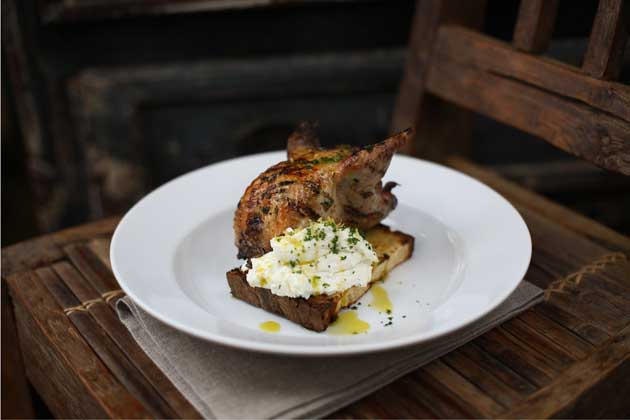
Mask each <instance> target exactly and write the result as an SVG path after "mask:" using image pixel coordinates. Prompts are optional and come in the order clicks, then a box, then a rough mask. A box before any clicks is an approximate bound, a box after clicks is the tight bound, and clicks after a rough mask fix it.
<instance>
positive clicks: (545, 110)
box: [427, 53, 630, 175]
mask: <svg viewBox="0 0 630 420" xmlns="http://www.w3.org/2000/svg"><path fill="white" fill-rule="evenodd" d="M427 88H428V90H429V91H430V92H431V93H433V94H435V95H437V96H439V97H441V98H443V99H445V100H448V101H451V102H454V103H456V104H458V105H461V106H463V107H466V108H468V109H470V110H473V111H475V112H478V113H481V114H484V115H486V116H488V117H490V118H493V119H496V120H497V121H499V122H502V123H504V124H508V125H511V126H513V127H515V128H518V129H519V130H522V131H525V132H528V133H530V134H533V135H535V136H538V137H541V138H543V139H545V140H547V141H548V142H549V143H551V144H553V145H554V146H556V147H558V148H560V149H562V150H565V151H566V152H569V153H571V154H573V155H575V156H578V157H581V158H583V159H586V160H589V161H591V162H592V163H594V164H596V165H598V166H600V167H603V168H606V169H609V170H614V171H617V172H621V173H623V174H626V175H630V123H629V122H627V121H625V120H623V119H621V118H617V117H613V116H611V115H609V114H606V113H603V112H599V111H596V110H594V109H593V108H592V107H589V106H586V105H582V104H579V103H575V102H568V101H566V100H565V99H564V98H562V97H560V96H558V95H556V94H553V93H550V92H548V91H545V90H541V89H538V88H536V87H534V86H532V85H529V84H524V83H522V82H519V81H516V80H513V79H510V78H506V77H502V76H499V75H496V74H493V73H491V72H487V71H484V70H482V69H479V68H477V67H473V66H470V65H469V63H464V62H459V61H458V60H457V58H456V57H453V56H451V55H450V54H444V55H442V54H439V53H438V54H436V55H435V56H434V57H433V59H432V62H431V70H430V71H429V76H428V78H427ZM558 127H562V129H561V130H560V129H558Z"/></svg>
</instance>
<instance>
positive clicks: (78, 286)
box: [52, 261, 200, 418]
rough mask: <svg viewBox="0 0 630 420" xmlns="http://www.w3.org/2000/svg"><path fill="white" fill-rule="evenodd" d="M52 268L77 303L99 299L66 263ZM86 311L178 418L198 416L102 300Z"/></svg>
mask: <svg viewBox="0 0 630 420" xmlns="http://www.w3.org/2000/svg"><path fill="white" fill-rule="evenodd" d="M52 269H53V270H54V271H55V273H57V275H58V276H59V278H61V279H62V280H63V282H64V283H65V285H66V286H67V287H68V288H69V289H70V290H71V291H72V293H73V294H74V295H75V296H76V297H77V299H78V300H80V301H81V302H86V301H93V300H97V299H99V298H100V295H99V294H98V292H96V290H95V289H94V288H93V287H92V286H91V285H90V284H89V283H88V282H87V281H86V280H85V279H84V278H83V277H82V276H81V275H80V274H79V273H78V272H77V270H75V269H74V267H72V265H70V264H69V263H68V262H65V261H64V262H61V263H58V264H55V265H53V266H52ZM88 313H89V314H90V315H91V316H92V317H93V318H94V320H95V321H96V322H97V323H98V326H99V327H100V328H102V329H103V331H105V333H107V335H108V336H109V337H110V338H111V339H112V340H113V341H114V342H115V343H116V345H117V346H118V348H120V350H121V351H122V352H123V353H124V354H125V356H127V358H128V359H129V360H130V361H131V363H133V365H134V366H135V367H136V369H137V371H138V372H139V374H141V375H143V376H144V377H145V378H146V380H147V381H148V382H149V383H150V384H151V385H152V386H153V387H154V388H155V389H156V390H158V391H159V393H160V395H161V396H162V397H163V398H164V400H165V401H167V402H168V403H169V405H170V406H171V407H172V408H173V410H174V411H175V412H176V413H177V415H178V417H182V418H199V417H200V414H199V413H198V412H197V410H195V408H194V407H193V406H192V405H191V404H190V403H189V402H188V401H187V400H186V399H185V398H184V397H183V396H182V395H181V393H180V392H179V391H178V390H177V388H175V386H174V385H173V384H172V382H170V381H169V380H168V378H166V376H165V375H164V373H163V372H162V371H161V370H160V369H159V368H158V367H157V366H156V365H155V363H153V361H152V360H151V359H150V358H149V357H148V356H147V354H146V353H145V352H144V351H143V350H142V349H141V348H140V346H138V344H137V343H136V341H135V340H134V338H133V337H132V336H131V334H130V333H129V331H128V330H127V329H126V328H125V327H124V325H123V324H122V323H121V322H120V320H119V319H118V317H117V316H116V315H115V314H114V311H112V310H111V309H110V307H109V306H108V305H107V304H106V303H105V302H103V303H100V304H95V305H91V306H90V307H89V308H88Z"/></svg>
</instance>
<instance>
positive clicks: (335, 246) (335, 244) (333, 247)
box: [328, 235, 339, 254]
mask: <svg viewBox="0 0 630 420" xmlns="http://www.w3.org/2000/svg"><path fill="white" fill-rule="evenodd" d="M328 248H329V249H330V252H332V253H333V254H338V253H339V236H337V235H335V236H334V237H333V238H332V241H330V245H328Z"/></svg>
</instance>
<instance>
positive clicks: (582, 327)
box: [533, 302, 610, 346]
mask: <svg viewBox="0 0 630 420" xmlns="http://www.w3.org/2000/svg"><path fill="white" fill-rule="evenodd" d="M533 310H534V311H535V312H537V313H539V314H540V315H542V316H545V317H547V318H548V319H550V320H553V321H554V322H556V323H558V324H560V325H562V326H563V327H565V328H567V329H568V330H570V331H571V332H573V333H575V334H576V335H577V336H579V337H580V338H582V339H584V340H585V341H588V342H589V343H591V344H592V345H593V346H600V345H602V344H603V343H605V342H606V341H607V340H609V339H610V335H608V333H606V332H605V331H604V330H602V329H600V328H598V327H596V326H595V325H593V324H592V323H591V322H589V321H587V320H585V319H584V318H582V316H580V314H578V315H576V314H572V313H569V312H567V311H565V310H564V309H562V308H560V307H558V306H556V305H553V304H551V303H549V302H542V303H540V304H539V305H537V306H536V307H535V308H534V309H533Z"/></svg>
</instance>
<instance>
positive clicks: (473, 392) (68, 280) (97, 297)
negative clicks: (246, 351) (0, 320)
mask: <svg viewBox="0 0 630 420" xmlns="http://www.w3.org/2000/svg"><path fill="white" fill-rule="evenodd" d="M453 162H454V164H455V165H456V166H457V167H459V168H460V169H462V170H464V171H466V172H468V173H470V174H471V175H473V176H476V177H478V178H479V179H481V180H482V181H484V182H486V183H488V184H489V185H490V186H492V187H493V188H495V189H497V190H498V191H499V192H500V193H501V194H503V195H504V196H505V197H507V198H508V199H509V200H511V201H512V203H513V204H514V205H515V206H516V207H517V209H518V210H519V211H520V212H521V214H522V215H523V217H524V218H525V220H526V222H527V224H528V227H529V229H530V232H531V234H532V240H533V244H534V250H533V257H532V264H531V266H530V269H529V271H528V273H527V275H526V278H527V280H529V281H531V282H532V283H534V284H536V285H538V286H540V287H542V288H544V289H545V290H546V299H545V301H544V302H543V303H541V304H539V305H538V306H536V307H534V308H533V309H530V310H528V311H527V312H525V313H523V314H522V315H520V316H519V317H518V318H516V319H513V320H510V321H508V322H506V323H504V324H503V325H502V326H500V327H498V328H495V329H494V330H492V331H490V332H488V333H486V334H484V335H483V336H481V337H479V338H478V339H476V340H474V341H472V342H470V343H468V344H466V345H464V346H462V347H460V348H459V349H457V350H455V351H453V352H451V353H450V354H448V355H446V356H444V357H442V358H441V359H439V360H436V361H434V362H433V363H430V364H428V365H426V366H424V367H422V368H420V369H418V370H416V371H415V372H413V373H411V374H409V375H407V376H405V377H403V378H401V379H400V380H398V381H396V382H394V383H393V384H391V385H388V386H386V387H385V388H383V389H382V390H380V391H378V392H376V393H374V394H373V395H370V396H368V397H366V398H364V399H362V400H360V401H358V402H355V403H353V404H351V405H349V406H348V407H346V408H344V409H343V410H340V411H339V412H337V413H335V414H334V415H333V417H343V418H355V417H362V418H365V417H372V418H373V417H384V418H394V417H396V418H399V417H404V418H433V417H503V418H505V417H550V416H563V417H580V416H604V417H627V416H628V415H630V402H628V401H627V398H626V397H625V396H624V395H623V393H620V392H611V390H612V389H616V390H617V391H618V390H620V389H627V388H628V387H630V376H628V371H629V362H628V358H629V357H630V333H629V328H630V313H628V311H627V308H628V307H630V257H629V256H630V241H629V240H628V238H625V237H623V236H621V235H619V234H616V233H614V232H611V231H610V230H609V229H607V228H604V227H603V226H600V225H598V224H597V223H596V222H593V221H590V220H588V219H585V218H583V217H579V216H577V215H575V214H574V213H572V212H571V211H570V210H567V209H564V208H562V207H560V206H557V205H556V207H553V206H552V207H551V208H548V206H547V203H548V202H547V201H546V200H545V199H543V198H541V197H538V196H536V195H535V194H533V193H531V192H527V191H525V190H522V189H521V188H519V187H517V186H515V185H513V184H512V183H509V182H507V181H503V180H501V179H500V178H498V177H497V176H496V175H494V174H492V173H490V172H487V171H484V170H483V169H480V168H478V167H476V166H474V165H472V164H470V163H467V162H465V161H462V160H461V159H460V160H453ZM116 222H117V220H116V219H112V220H109V221H104V222H100V223H97V224H93V225H86V226H85V227H82V228H76V229H73V230H70V231H64V232H60V233H58V234H54V235H50V236H48V237H45V238H40V239H37V240H34V241H31V242H30V244H32V245H33V246H34V247H36V249H38V250H39V251H40V252H41V253H42V255H44V257H42V258H38V257H37V254H36V252H34V251H33V250H31V251H28V252H27V251H26V250H27V249H28V247H25V245H24V244H18V245H16V246H14V247H11V248H8V249H5V250H3V265H5V263H6V265H7V267H6V269H5V268H4V267H3V278H4V279H6V281H7V285H8V287H9V291H10V294H11V297H12V302H13V307H14V315H15V320H16V326H17V331H18V335H19V340H20V344H21V349H22V351H23V359H24V364H25V367H26V375H27V377H28V379H29V381H30V382H31V384H33V386H34V388H35V389H36V390H37V392H38V393H39V394H40V395H41V396H42V398H43V399H44V401H45V402H46V403H47V404H48V405H49V407H50V409H51V410H52V412H53V413H54V414H55V415H56V416H59V417H126V418H131V417H146V416H159V417H186V418H190V417H199V414H198V413H197V412H196V411H195V410H194V408H193V407H192V406H191V405H190V404H189V403H188V402H187V401H186V400H185V399H184V398H183V397H182V396H181V394H179V392H178V391H177V390H176V389H175V388H174V387H173V385H172V384H171V383H170V382H169V381H168V380H167V379H166V378H165V377H164V375H163V374H162V373H161V372H160V370H159V369H158V368H157V367H156V366H155V365H154V364H153V362H152V361H151V360H150V359H149V358H148V357H147V356H146V355H145V354H144V353H143V352H142V350H141V349H140V348H139V347H138V345H137V344H136V343H135V342H134V341H133V339H132V337H131V336H130V335H129V333H128V332H127V330H126V329H125V328H124V326H123V325H122V324H121V323H120V321H119V320H118V319H117V317H116V315H115V313H114V311H113V310H112V308H111V306H110V305H111V304H113V302H114V301H115V300H116V299H117V298H119V297H120V296H121V294H119V293H113V294H111V293H107V292H111V291H115V290H116V289H117V288H118V285H117V283H116V281H115V278H114V277H113V275H112V273H111V271H110V269H109V267H108V255H107V252H106V250H107V248H108V244H109V238H110V235H111V233H112V231H113V228H114V227H115V225H116ZM3 309H4V308H3Z"/></svg>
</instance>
